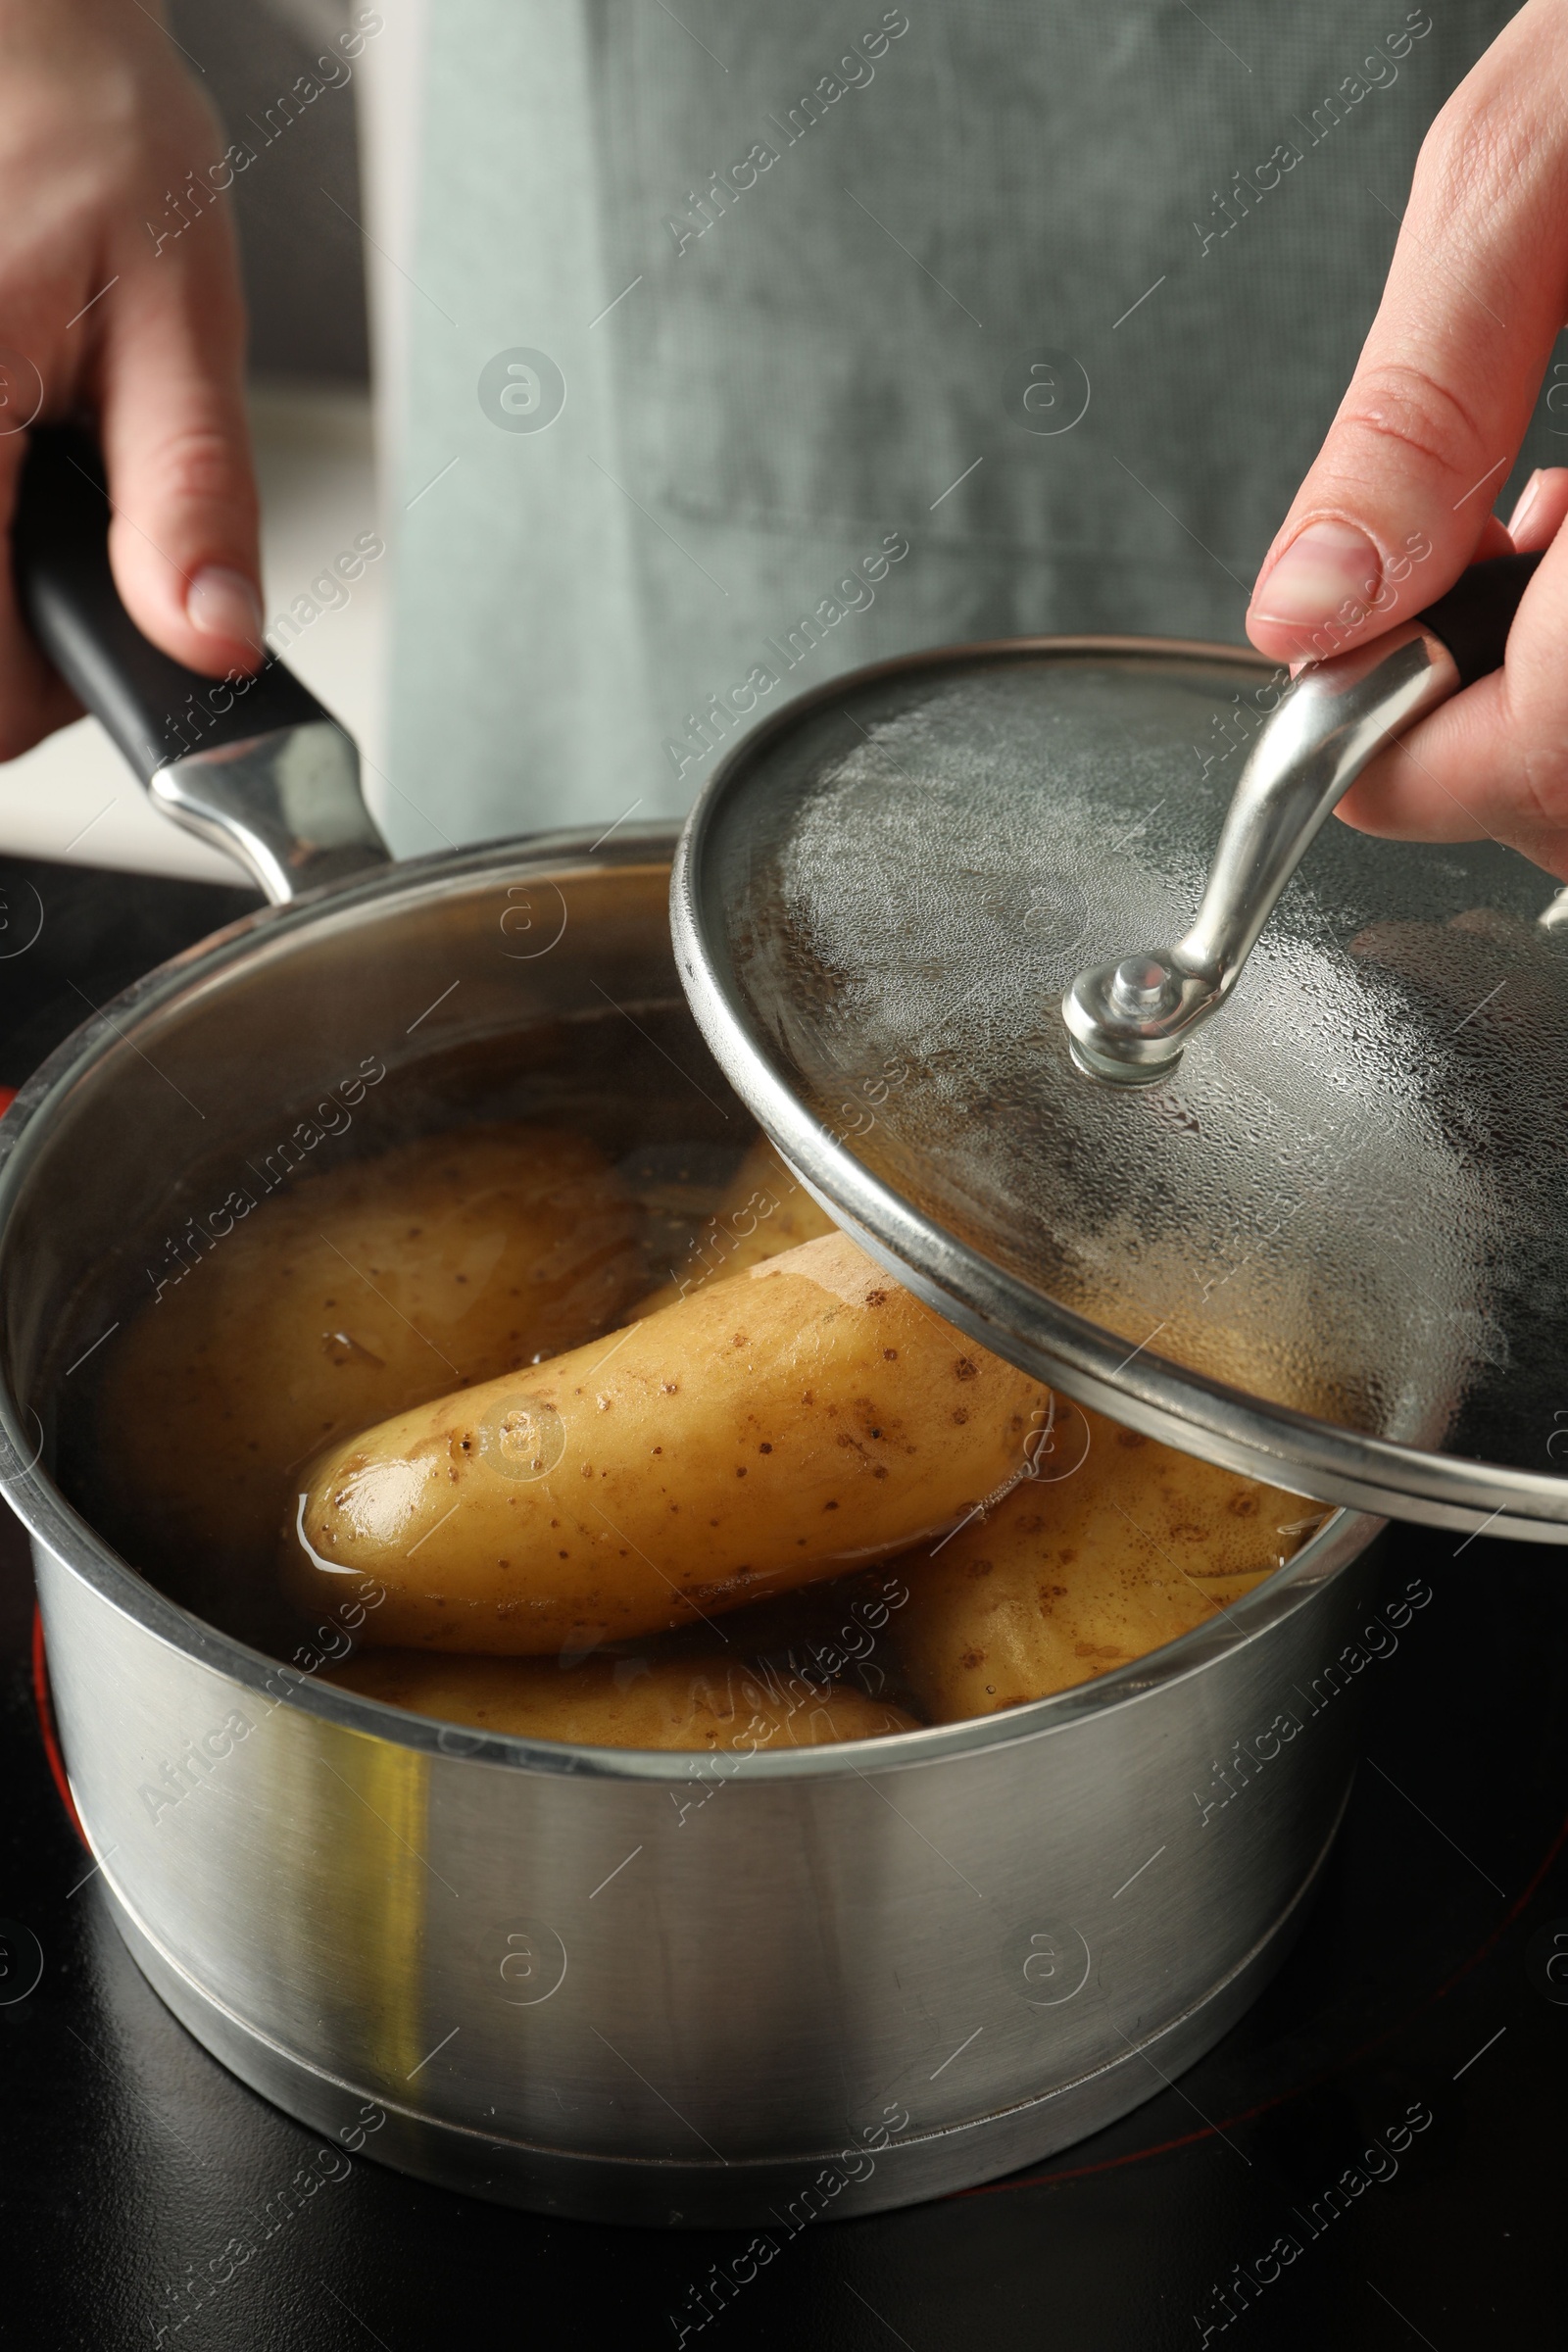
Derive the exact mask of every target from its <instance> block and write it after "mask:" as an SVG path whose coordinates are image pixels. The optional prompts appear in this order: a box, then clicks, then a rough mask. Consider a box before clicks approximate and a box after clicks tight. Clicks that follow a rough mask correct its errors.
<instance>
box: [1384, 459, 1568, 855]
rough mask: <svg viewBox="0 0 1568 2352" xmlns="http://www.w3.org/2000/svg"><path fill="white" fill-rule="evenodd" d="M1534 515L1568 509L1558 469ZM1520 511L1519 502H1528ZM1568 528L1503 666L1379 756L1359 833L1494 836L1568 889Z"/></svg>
mask: <svg viewBox="0 0 1568 2352" xmlns="http://www.w3.org/2000/svg"><path fill="white" fill-rule="evenodd" d="M1539 497H1540V502H1541V503H1540V504H1539V506H1538V507H1533V508H1531V509H1529V510H1528V511H1527V512H1526V514H1525V515H1523V517H1522V518H1521V532H1522V534H1523V535H1524V536H1525V537H1526V538H1527V539H1528V538H1529V537H1530V536H1531V534H1532V532H1533V530H1534V528H1535V525H1536V522H1537V519H1538V516H1539V517H1540V518H1541V519H1542V520H1543V521H1544V520H1546V519H1549V517H1550V515H1551V514H1552V513H1553V512H1557V511H1560V509H1561V507H1562V506H1563V505H1564V504H1568V473H1565V472H1564V471H1563V470H1562V469H1561V468H1558V467H1552V468H1551V469H1550V471H1549V472H1548V473H1547V474H1546V475H1545V477H1544V482H1543V485H1542V489H1541V491H1540V494H1539ZM1521 503H1522V502H1521ZM1565 648H1568V532H1560V533H1559V534H1558V535H1557V536H1556V537H1555V538H1554V539H1553V540H1552V541H1551V543H1550V545H1549V546H1548V547H1547V550H1546V553H1545V555H1544V557H1543V559H1542V564H1541V568H1540V570H1539V571H1538V572H1537V573H1536V576H1535V578H1534V579H1533V580H1532V581H1531V583H1530V586H1529V587H1528V588H1527V590H1526V591H1525V595H1524V599H1523V602H1522V603H1521V605H1520V607H1519V612H1518V614H1517V617H1516V618H1515V620H1514V624H1513V628H1512V630H1511V631H1510V633H1509V637H1508V659H1507V662H1506V663H1505V665H1504V666H1503V668H1501V669H1499V670H1496V671H1495V672H1494V673H1493V675H1492V676H1491V677H1488V678H1482V679H1481V680H1480V681H1479V682H1478V683H1477V684H1476V685H1474V686H1471V687H1468V688H1467V689H1466V690H1465V692H1464V693H1463V694H1460V695H1456V696H1455V698H1454V699H1453V701H1452V702H1451V703H1445V704H1444V705H1443V706H1442V707H1441V708H1440V709H1439V710H1437V711H1434V712H1433V713H1432V714H1431V716H1430V717H1428V718H1424V719H1423V720H1421V722H1420V724H1419V725H1418V726H1415V727H1413V728H1412V729H1411V730H1410V732H1409V734H1408V735H1406V736H1403V737H1401V738H1400V740H1399V741H1398V742H1397V744H1393V745H1391V746H1390V748H1389V749H1388V750H1387V751H1386V752H1383V753H1381V754H1380V755H1379V757H1378V758H1377V759H1376V760H1374V761H1373V762H1372V764H1371V765H1370V766H1369V767H1368V768H1367V769H1366V770H1365V772H1364V773H1363V774H1362V775H1361V776H1359V777H1358V778H1357V780H1356V782H1355V783H1354V784H1353V785H1352V786H1351V788H1350V790H1349V792H1348V793H1347V795H1346V797H1345V799H1344V800H1343V801H1342V802H1341V804H1340V811H1339V812H1340V814H1341V815H1342V816H1343V817H1344V818H1345V820H1346V822H1347V823H1348V824H1352V825H1355V826H1357V827H1358V828H1359V829H1360V830H1361V831H1362V832H1366V833H1381V834H1388V835H1397V836H1401V837H1403V838H1406V839H1410V840H1416V841H1475V840H1479V839H1481V838H1482V837H1483V836H1486V835H1490V836H1491V837H1492V838H1493V839H1494V840H1495V841H1500V842H1505V843H1506V844H1507V845H1508V846H1509V847H1510V848H1511V849H1516V850H1519V851H1522V852H1523V854H1524V855H1525V857H1527V858H1533V859H1534V861H1535V862H1536V863H1537V864H1538V865H1544V867H1545V868H1546V869H1547V871H1548V872H1550V873H1553V874H1555V875H1556V876H1557V877H1558V879H1559V880H1562V881H1568V659H1565V652H1564V649H1565Z"/></svg>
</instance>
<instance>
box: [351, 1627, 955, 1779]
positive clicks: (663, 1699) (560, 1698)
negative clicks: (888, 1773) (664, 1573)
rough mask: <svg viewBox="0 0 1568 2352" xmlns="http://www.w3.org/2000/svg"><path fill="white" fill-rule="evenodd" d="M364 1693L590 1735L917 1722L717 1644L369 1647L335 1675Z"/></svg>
mask: <svg viewBox="0 0 1568 2352" xmlns="http://www.w3.org/2000/svg"><path fill="white" fill-rule="evenodd" d="M330 1679H331V1680H332V1681H333V1682H335V1683H340V1684H341V1685H342V1686H343V1688H344V1689H345V1690H348V1691H361V1692H363V1694H364V1695H365V1696H366V1697H367V1698H381V1699H385V1700H386V1702H387V1704H388V1705H389V1706H394V1707H407V1708H409V1709H410V1710H411V1712H412V1713H414V1714H416V1715H433V1716H436V1717H437V1718H439V1720H440V1721H442V1722H444V1723H466V1724H471V1725H472V1726H473V1727H474V1729H475V1730H477V1731H484V1732H510V1733H515V1734H516V1735H517V1736H518V1737H519V1738H522V1739H525V1740H570V1741H572V1742H573V1743H574V1744H576V1745H579V1746H583V1747H665V1748H669V1747H675V1748H683V1747H697V1748H722V1749H724V1750H726V1751H731V1752H734V1753H736V1754H740V1755H749V1754H750V1753H752V1751H753V1750H754V1749H757V1748H763V1747H821V1746H824V1745H826V1744H827V1743H829V1742H830V1741H834V1740H874V1739H877V1738H878V1737H879V1736H880V1735H881V1734H883V1733H885V1732H907V1731H912V1730H914V1729H915V1722H914V1717H913V1716H912V1715H907V1714H906V1713H905V1712H904V1710H903V1708H902V1707H893V1706H889V1705H888V1704H887V1703H886V1702H885V1701H884V1700H882V1699H875V1698H867V1697H866V1695H865V1692H864V1691H854V1690H851V1689H849V1688H847V1687H846V1686H845V1685H844V1684H842V1683H829V1684H827V1685H825V1686H818V1687H817V1688H816V1689H814V1690H809V1689H808V1688H807V1686H805V1685H804V1684H802V1683H800V1682H799V1681H798V1680H797V1684H796V1687H795V1688H794V1690H789V1689H786V1688H781V1687H780V1686H779V1683H778V1680H777V1678H776V1677H775V1676H763V1675H760V1674H759V1673H758V1672H757V1671H756V1669H754V1668H752V1667H749V1666H746V1665H744V1664H740V1663H737V1662H735V1661H734V1660H732V1659H730V1658H727V1657H725V1656H724V1654H723V1652H722V1651H719V1650H714V1651H711V1652H709V1653H705V1654H704V1655H702V1656H700V1657H684V1658H669V1659H661V1660H659V1661H657V1662H655V1663H653V1664H650V1663H649V1661H648V1660H647V1659H645V1658H606V1657H596V1658H589V1659H587V1660H585V1661H584V1662H583V1663H582V1664H581V1665H577V1666H564V1665H562V1664H560V1663H558V1661H557V1660H555V1659H554V1658H495V1657H491V1658H451V1657H444V1658H437V1657H432V1656H431V1655H430V1654H429V1652H428V1651H425V1650H372V1651H369V1652H368V1653H367V1655H366V1656H364V1657H361V1658H355V1659H353V1660H351V1661H350V1663H349V1664H347V1665H345V1666H340V1667H338V1668H337V1669H336V1671H335V1672H334V1673H333V1675H332V1676H331V1678H330Z"/></svg>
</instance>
